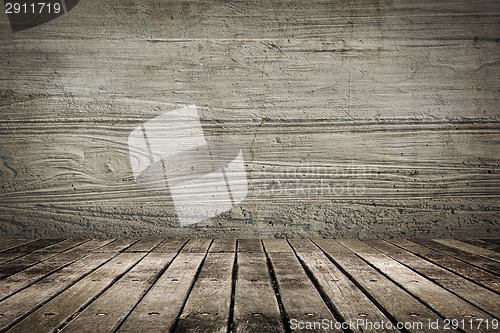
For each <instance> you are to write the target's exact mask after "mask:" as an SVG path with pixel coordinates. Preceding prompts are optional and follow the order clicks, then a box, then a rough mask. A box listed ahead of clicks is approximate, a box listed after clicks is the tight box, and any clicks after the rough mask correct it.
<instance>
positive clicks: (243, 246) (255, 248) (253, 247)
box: [238, 239, 264, 253]
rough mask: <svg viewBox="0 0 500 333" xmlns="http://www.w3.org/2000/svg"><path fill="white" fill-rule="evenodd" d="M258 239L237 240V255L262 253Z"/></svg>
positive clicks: (260, 242)
mask: <svg viewBox="0 0 500 333" xmlns="http://www.w3.org/2000/svg"><path fill="white" fill-rule="evenodd" d="M263 251H264V249H263V248H262V241H261V240H260V239H238V253H240V252H263Z"/></svg>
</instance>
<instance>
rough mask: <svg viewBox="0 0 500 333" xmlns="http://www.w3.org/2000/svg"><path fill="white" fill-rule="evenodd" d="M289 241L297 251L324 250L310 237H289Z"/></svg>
mask: <svg viewBox="0 0 500 333" xmlns="http://www.w3.org/2000/svg"><path fill="white" fill-rule="evenodd" d="M288 243H289V244H290V245H291V246H292V248H293V249H294V250H295V252H301V253H304V252H322V251H321V249H319V248H318V247H317V246H316V244H314V243H313V242H311V240H310V239H289V240H288Z"/></svg>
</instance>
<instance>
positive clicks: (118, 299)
mask: <svg viewBox="0 0 500 333" xmlns="http://www.w3.org/2000/svg"><path fill="white" fill-rule="evenodd" d="M174 257H175V253H149V254H148V255H147V256H146V257H144V258H143V259H142V260H141V261H140V262H139V263H138V264H137V265H136V266H134V267H133V268H132V269H131V270H130V271H128V272H127V273H126V274H125V275H124V276H123V277H122V278H120V279H119V280H118V281H116V282H115V283H114V284H113V285H112V286H111V287H110V288H109V289H108V290H106V291H105V292H104V293H103V294H102V295H101V296H99V297H98V298H97V299H96V300H95V301H93V302H92V303H91V304H90V305H89V306H88V307H87V308H85V310H83V311H82V312H81V313H79V314H78V316H77V317H76V318H75V319H72V320H71V321H70V322H69V324H68V325H66V326H65V327H64V328H63V329H62V330H61V331H62V332H113V331H114V330H115V329H116V328H117V327H118V326H119V324H120V323H121V322H122V321H123V320H124V319H125V317H126V316H127V315H128V314H129V312H130V311H131V310H132V309H133V307H134V306H135V305H136V304H137V303H138V302H139V300H140V299H141V297H142V296H143V295H144V294H145V292H146V291H147V290H148V289H149V287H150V286H151V285H152V284H153V283H154V282H155V281H156V279H157V278H158V276H159V274H160V273H161V272H162V271H163V270H164V268H165V267H166V266H167V265H168V264H169V263H170V262H171V261H172V259H173V258H174ZM61 331H60V332H61Z"/></svg>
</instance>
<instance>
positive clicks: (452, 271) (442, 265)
mask: <svg viewBox="0 0 500 333" xmlns="http://www.w3.org/2000/svg"><path fill="white" fill-rule="evenodd" d="M387 242H389V243H390V244H393V245H395V246H397V247H399V248H401V249H403V250H406V251H408V252H410V253H412V254H414V255H416V256H417V257H419V258H421V259H423V260H426V261H428V262H430V263H433V264H435V265H437V266H439V267H441V268H443V269H446V270H447V271H449V272H451V273H454V274H456V275H458V276H460V277H462V278H464V279H466V280H468V281H470V282H473V283H475V284H476V285H478V286H481V287H483V288H486V289H488V290H490V291H492V292H494V293H495V294H497V295H500V291H497V290H495V289H493V288H491V287H490V286H488V285H485V284H482V283H480V282H478V281H476V280H474V279H473V278H471V277H468V276H467V275H464V274H463V272H460V271H457V270H453V269H451V268H450V267H447V266H446V265H444V264H443V263H441V262H440V261H438V260H435V259H432V258H428V257H426V256H425V255H422V254H420V253H417V252H413V251H412V250H410V249H406V248H404V247H402V246H400V245H398V244H397V243H394V242H391V241H390V240H387ZM433 251H434V250H433ZM443 255H445V254H443ZM455 259H456V258H455ZM457 260H458V259H457ZM461 262H462V263H463V264H464V265H468V266H471V267H473V268H474V269H476V270H478V271H480V272H485V273H487V271H486V270H483V269H482V268H480V267H476V266H474V265H471V264H469V263H468V262H465V261H461Z"/></svg>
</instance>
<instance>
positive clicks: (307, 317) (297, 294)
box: [263, 239, 337, 332]
mask: <svg viewBox="0 0 500 333" xmlns="http://www.w3.org/2000/svg"><path fill="white" fill-rule="evenodd" d="M263 244H264V251H265V252H266V255H267V257H268V260H269V262H270V264H271V267H272V274H273V275H274V276H273V279H275V282H276V283H277V287H278V290H279V295H280V299H281V302H282V304H283V310H284V312H285V319H286V322H287V325H288V329H290V328H292V329H293V326H294V325H295V324H298V323H300V322H304V323H308V324H307V327H304V328H305V329H304V332H313V331H315V330H317V329H318V327H314V324H313V323H314V322H318V321H321V320H328V321H331V322H332V323H336V322H337V320H336V318H335V317H334V315H333V314H332V313H331V312H330V309H329V308H328V306H327V305H326V304H325V302H323V299H322V297H321V295H320V294H319V293H318V291H317V290H316V288H315V286H314V284H313V283H312V281H311V280H310V279H309V277H308V276H307V274H306V272H305V271H304V269H303V268H302V265H301V264H300V262H299V260H298V259H297V257H296V256H295V254H294V252H293V249H292V248H291V247H290V245H289V244H288V242H287V241H286V240H284V239H265V240H263ZM268 246H269V247H268ZM332 331H334V332H335V331H337V330H335V329H333V330H332Z"/></svg>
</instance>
